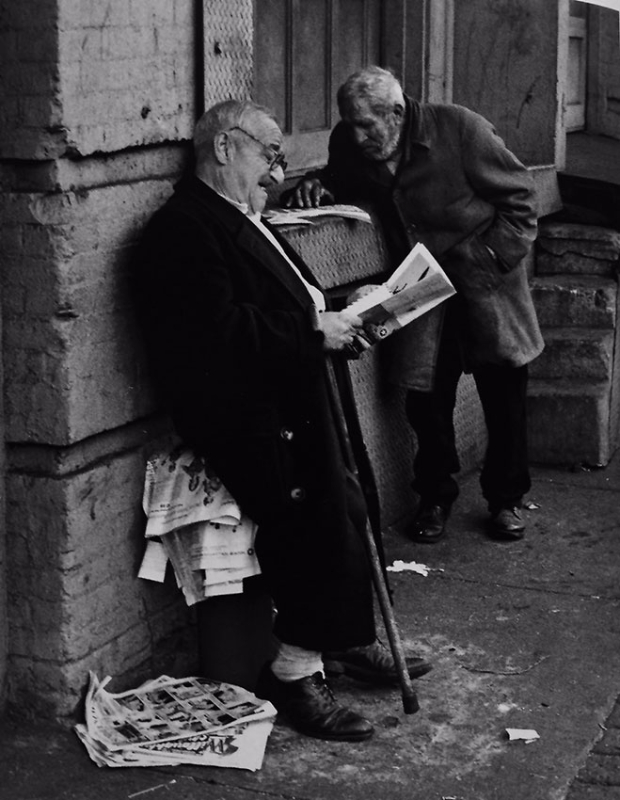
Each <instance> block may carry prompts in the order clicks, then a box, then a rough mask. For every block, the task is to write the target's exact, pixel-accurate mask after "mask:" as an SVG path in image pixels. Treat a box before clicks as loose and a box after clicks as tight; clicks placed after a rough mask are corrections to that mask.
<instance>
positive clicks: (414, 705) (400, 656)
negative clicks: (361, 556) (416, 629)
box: [364, 524, 420, 714]
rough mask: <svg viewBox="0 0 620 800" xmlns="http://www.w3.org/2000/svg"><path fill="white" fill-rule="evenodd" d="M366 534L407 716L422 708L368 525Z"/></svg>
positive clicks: (378, 595)
mask: <svg viewBox="0 0 620 800" xmlns="http://www.w3.org/2000/svg"><path fill="white" fill-rule="evenodd" d="M364 533H365V538H366V545H367V547H368V556H369V560H370V566H371V570H372V579H373V584H374V587H375V591H376V592H377V598H378V600H379V608H380V609H381V616H382V617H383V624H384V625H385V630H386V633H387V636H388V641H389V643H390V650H391V651H392V658H393V659H394V664H395V666H396V672H397V674H398V682H399V684H400V689H401V695H402V699H403V711H404V712H405V714H415V712H416V711H417V710H418V709H419V708H420V705H419V703H418V697H417V695H416V693H415V689H414V688H413V686H412V684H411V678H410V677H409V670H408V669H407V662H406V661H405V653H404V650H403V643H402V640H401V638H400V632H399V630H398V625H397V624H396V619H395V618H394V612H393V610H392V604H391V602H390V597H389V594H388V590H387V587H386V585H385V581H384V576H383V571H382V570H381V564H380V561H379V553H378V551H377V544H376V542H375V539H374V536H373V535H372V531H371V530H370V526H369V525H368V524H367V525H366V527H365V529H364Z"/></svg>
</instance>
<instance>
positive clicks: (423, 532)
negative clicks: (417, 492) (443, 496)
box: [405, 505, 450, 544]
mask: <svg viewBox="0 0 620 800" xmlns="http://www.w3.org/2000/svg"><path fill="white" fill-rule="evenodd" d="M449 516H450V509H449V508H444V506H440V505H434V506H423V507H422V508H421V509H420V510H419V511H418V515H417V517H416V518H415V520H414V521H413V524H412V525H411V527H410V528H409V529H408V530H407V531H406V532H405V533H406V535H407V537H408V538H409V539H411V540H412V541H413V542H419V543H424V544H434V543H435V542H438V541H439V540H440V539H443V537H444V535H445V533H446V523H447V522H448V517H449Z"/></svg>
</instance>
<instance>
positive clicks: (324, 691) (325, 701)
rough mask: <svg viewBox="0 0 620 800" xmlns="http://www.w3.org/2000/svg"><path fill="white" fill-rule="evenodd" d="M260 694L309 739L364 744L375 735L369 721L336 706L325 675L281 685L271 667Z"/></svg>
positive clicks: (263, 675)
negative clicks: (311, 737)
mask: <svg viewBox="0 0 620 800" xmlns="http://www.w3.org/2000/svg"><path fill="white" fill-rule="evenodd" d="M256 694H257V695H258V696H259V697H263V698H265V699H266V700H270V701H271V702H272V703H273V704H274V706H275V707H276V709H277V710H278V712H280V713H281V714H282V715H283V716H285V717H286V718H287V720H288V721H289V722H290V723H291V725H292V726H293V727H294V728H295V729H296V730H298V731H299V732H300V733H304V734H306V736H313V737H315V738H316V739H329V740H331V741H339V742H362V741H364V740H366V739H370V737H371V736H372V735H373V733H374V728H373V726H372V724H371V722H370V721H369V720H367V719H366V718H365V717H362V716H361V715H360V714H357V713H356V712H355V711H352V710H351V709H350V708H345V707H344V706H341V705H339V704H338V703H337V702H336V698H335V697H334V695H333V693H332V690H331V689H330V688H329V685H328V683H327V681H326V680H325V678H324V677H323V675H322V674H321V673H320V672H315V674H314V675H310V676H309V677H307V678H301V680H298V681H290V682H288V681H281V680H279V679H278V678H276V676H275V675H274V674H273V672H272V671H271V669H270V668H269V665H267V666H266V667H265V668H264V670H263V672H262V673H261V676H260V678H259V681H258V686H257V689H256Z"/></svg>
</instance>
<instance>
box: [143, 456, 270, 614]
mask: <svg viewBox="0 0 620 800" xmlns="http://www.w3.org/2000/svg"><path fill="white" fill-rule="evenodd" d="M142 505H143V509H144V513H145V514H146V518H147V523H146V529H145V537H146V549H145V553H144V558H143V560H142V565H141V567H140V570H139V572H138V577H140V578H144V579H146V580H152V581H158V582H160V583H161V582H163V581H164V578H165V574H166V566H167V564H168V562H170V563H171V564H172V568H173V570H174V575H175V578H176V582H177V585H178V586H179V587H180V589H181V590H182V592H183V595H184V597H185V601H186V603H187V605H190V606H192V605H194V604H196V603H198V602H200V601H201V600H205V599H206V598H208V597H214V596H218V595H224V594H240V593H241V592H242V591H243V581H244V579H245V578H249V577H251V576H252V575H258V574H260V567H259V565H258V559H257V558H256V554H255V552H254V538H255V536H256V525H255V523H254V522H253V521H252V520H251V519H249V518H248V517H247V516H246V515H244V514H243V513H242V512H241V509H240V508H239V505H238V504H237V503H236V502H235V500H234V498H233V497H232V496H231V494H230V492H228V491H227V489H226V487H225V486H224V485H223V484H222V482H221V480H219V478H218V477H217V476H216V475H214V474H213V471H212V470H211V469H210V468H209V465H208V464H207V463H206V461H205V459H204V458H201V457H199V456H196V455H195V454H194V453H192V452H191V451H190V450H187V449H186V448H184V447H182V446H178V447H175V446H173V447H171V448H169V449H167V450H166V451H165V452H162V453H159V454H158V455H155V456H153V458H151V459H150V460H149V461H148V463H147V465H146V477H145V482H144V494H143V500H142Z"/></svg>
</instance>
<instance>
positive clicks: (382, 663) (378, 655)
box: [323, 640, 433, 686]
mask: <svg viewBox="0 0 620 800" xmlns="http://www.w3.org/2000/svg"><path fill="white" fill-rule="evenodd" d="M323 661H324V663H325V672H326V673H327V674H328V675H329V676H330V677H331V676H337V675H343V674H344V675H347V676H348V677H349V678H355V680H358V681H363V682H365V683H372V684H374V685H375V686H393V685H394V684H398V671H397V669H396V664H395V663H394V659H393V657H392V654H391V653H390V652H389V650H388V649H387V647H386V646H385V645H384V644H383V642H380V641H378V640H377V641H375V642H373V643H372V644H369V645H366V646H364V647H351V648H349V649H348V650H342V651H339V652H329V653H324V654H323ZM405 664H406V665H407V672H408V673H409V677H410V678H411V680H415V678H421V677H422V675H426V673H427V672H430V671H431V670H432V669H433V667H432V664H429V662H428V661H426V660H425V659H423V658H420V657H419V656H405Z"/></svg>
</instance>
